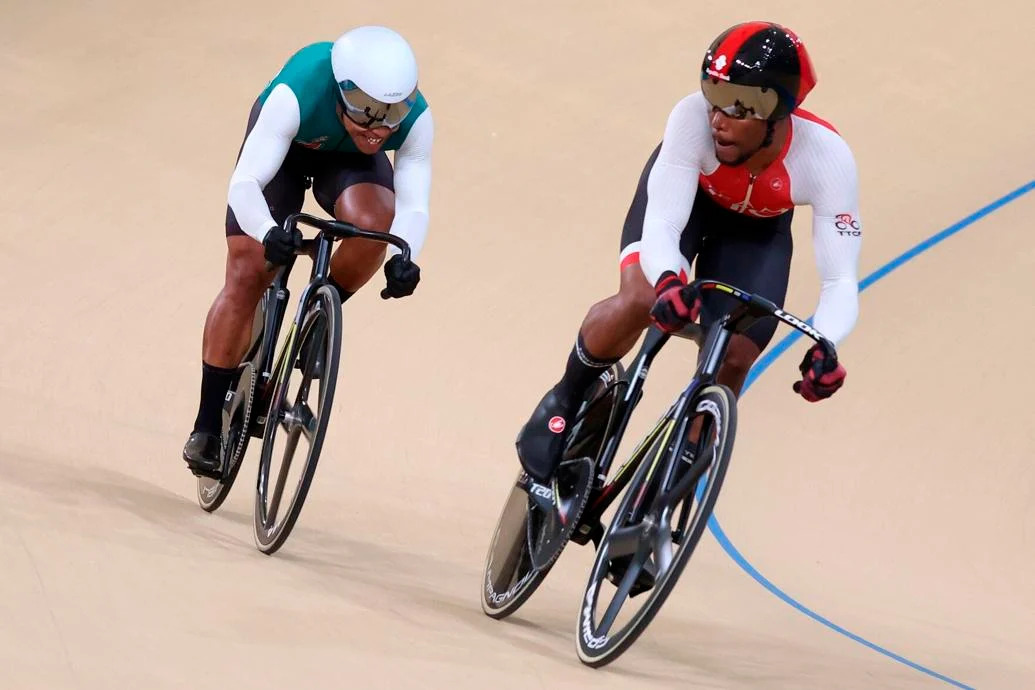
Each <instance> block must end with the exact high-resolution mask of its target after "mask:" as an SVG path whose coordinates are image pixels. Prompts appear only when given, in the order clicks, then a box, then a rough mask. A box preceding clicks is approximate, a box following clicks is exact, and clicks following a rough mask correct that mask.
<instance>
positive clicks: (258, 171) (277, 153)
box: [227, 84, 302, 242]
mask: <svg viewBox="0 0 1035 690" xmlns="http://www.w3.org/2000/svg"><path fill="white" fill-rule="evenodd" d="M301 117H302V116H301V113H300V111H299V107H298V99H297V98H296V97H295V93H294V92H293V91H292V90H291V89H290V88H289V87H288V86H287V85H286V84H278V85H277V86H276V87H274V89H273V91H271V92H270V95H269V97H268V98H267V99H266V101H265V102H264V103H263V104H262V109H261V110H260V111H259V117H258V119H256V121H255V126H254V127H252V131H251V132H249V133H248V136H247V137H246V138H245V141H244V146H243V147H242V148H241V157H240V158H239V159H238V161H237V167H236V168H234V174H233V175H232V176H231V177H230V189H229V190H228V192H227V203H229V204H230V209H231V210H232V211H233V212H234V216H235V217H236V218H237V223H238V225H240V226H241V229H242V230H244V231H245V232H246V233H248V234H249V235H251V236H252V237H254V238H255V239H256V240H258V241H259V242H262V240H263V239H264V238H265V237H266V233H267V232H268V231H269V230H270V228H272V227H275V226H276V224H277V223H276V221H274V220H273V216H272V215H271V214H270V209H269V205H268V204H267V203H266V199H265V197H263V195H262V190H263V188H264V187H265V186H266V185H267V184H269V181H270V180H272V179H273V176H274V175H276V174H277V171H278V170H279V169H280V166H281V164H282V163H283V162H284V158H285V156H287V152H288V148H290V146H291V141H292V139H294V137H295V135H296V134H298V128H299V126H300V124H301Z"/></svg>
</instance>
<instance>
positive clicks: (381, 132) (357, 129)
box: [338, 106, 393, 155]
mask: <svg viewBox="0 0 1035 690" xmlns="http://www.w3.org/2000/svg"><path fill="white" fill-rule="evenodd" d="M338 112H339V113H341V106H339V107H338ZM341 122H342V124H343V125H345V130H346V131H347V132H348V133H349V136H350V137H352V141H353V142H354V143H355V144H356V148H357V149H359V150H360V153H365V154H367V155H372V154H375V153H377V152H378V151H380V150H381V147H382V146H383V145H384V143H385V139H387V138H388V137H390V136H392V131H393V130H392V128H391V127H384V126H381V127H371V128H369V129H367V128H366V127H362V126H360V125H357V124H356V123H355V122H353V121H352V120H350V119H349V118H347V117H345V116H344V115H341Z"/></svg>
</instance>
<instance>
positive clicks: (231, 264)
mask: <svg viewBox="0 0 1035 690" xmlns="http://www.w3.org/2000/svg"><path fill="white" fill-rule="evenodd" d="M226 246H227V251H226V274H225V278H224V283H223V288H222V290H220V291H219V294H218V295H216V298H215V300H214V301H213V302H212V306H211V307H210V308H209V310H208V315H207V316H206V318H205V329H204V333H203V335H202V339H201V360H202V376H201V399H200V401H199V403H198V415H197V417H196V418H195V420H194V430H193V431H191V434H190V436H189V437H188V438H187V443H186V444H185V445H184V447H183V459H184V460H185V461H186V462H187V465H188V467H190V468H191V471H192V472H194V473H195V474H199V475H203V476H208V477H213V478H217V479H218V478H219V477H220V476H221V475H220V472H221V471H222V469H221V459H220V442H219V431H220V427H221V424H222V419H221V415H222V406H223V400H224V398H225V396H226V393H227V390H229V388H230V386H232V385H233V382H234V379H235V375H236V368H237V365H238V364H240V362H241V358H242V357H244V354H245V352H247V350H248V345H249V344H250V341H251V333H252V324H253V321H254V317H255V307H256V305H257V304H258V303H259V299H260V298H261V297H262V293H263V291H264V290H265V289H266V287H267V286H268V285H269V284H270V282H271V281H272V280H273V276H274V272H273V271H267V270H266V266H265V263H266V259H265V256H264V249H263V247H262V245H261V244H260V243H258V242H256V241H255V240H254V239H253V238H251V237H250V236H248V235H229V236H227V238H226Z"/></svg>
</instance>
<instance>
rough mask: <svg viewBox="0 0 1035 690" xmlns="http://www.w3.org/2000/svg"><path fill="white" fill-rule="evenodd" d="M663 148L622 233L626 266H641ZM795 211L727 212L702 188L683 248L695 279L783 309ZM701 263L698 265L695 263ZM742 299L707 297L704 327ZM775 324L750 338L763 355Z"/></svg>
mask: <svg viewBox="0 0 1035 690" xmlns="http://www.w3.org/2000/svg"><path fill="white" fill-rule="evenodd" d="M660 150H661V145H660V144H658V147H657V148H655V149H654V152H653V153H652V154H651V156H650V158H649V159H648V160H647V164H646V166H644V168H643V172H642V173H641V174H640V180H639V183H638V184H637V186H636V193H635V195H634V196H633V200H632V204H631V205H630V206H629V212H628V213H627V214H626V217H625V225H624V227H623V228H622V243H621V255H620V256H621V267H622V268H623V269H624V268H625V267H626V266H630V265H633V264H639V258H640V257H639V244H638V243H639V241H640V238H641V237H642V236H643V219H644V216H645V215H646V212H647V178H648V176H649V175H650V170H651V166H653V165H654V161H655V160H656V159H657V157H658V152H659V151H660ZM793 215H794V210H793V209H791V210H790V211H788V212H786V213H784V214H782V215H779V216H775V217H771V218H758V217H755V216H748V215H744V214H742V213H737V212H735V211H730V210H729V209H726V208H723V207H722V206H720V205H719V204H718V203H716V202H715V201H714V200H713V199H712V198H711V197H710V196H709V195H708V193H707V192H706V191H704V189H703V188H701V187H698V189H697V193H696V195H695V196H694V206H693V209H692V210H691V212H690V220H689V221H687V224H686V227H685V228H683V234H682V235H681V237H680V242H679V248H680V251H681V252H682V254H683V257H684V258H685V259H686V262H687V263H686V267H689V266H691V265H693V267H694V279H695V280H696V279H700V278H711V279H712V280H719V281H722V282H724V283H730V284H731V285H735V286H737V287H739V288H741V289H742V290H745V291H747V292H750V293H754V294H757V295H760V296H762V297H765V298H766V299H768V300H771V301H772V302H774V303H775V304H776V305H777V306H779V307H783V304H784V299H785V298H786V296H787V281H788V279H789V278H790V272H791V253H792V250H793V241H792V238H791V219H792V217H793ZM695 259H696V262H695ZM737 304H740V302H739V300H737V299H736V298H734V297H730V296H729V295H725V294H722V293H720V292H717V291H711V290H710V291H708V292H707V293H706V294H705V295H704V300H703V307H702V309H701V325H702V326H703V327H704V328H708V326H710V325H711V324H712V323H714V322H715V321H716V320H718V319H719V318H721V317H722V316H723V315H724V314H726V313H727V312H728V311H730V310H731V309H732V308H733V307H735V306H736V305H737ZM776 326H777V323H776V320H775V319H762V320H760V321H758V322H757V323H755V324H754V325H753V326H752V327H751V328H749V329H748V330H747V332H746V335H747V336H748V337H749V338H751V340H753V341H754V342H755V344H756V345H758V347H759V349H762V350H764V349H765V348H766V346H767V345H768V344H769V341H770V340H772V338H773V334H774V333H775V332H776Z"/></svg>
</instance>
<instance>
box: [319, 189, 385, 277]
mask: <svg viewBox="0 0 1035 690" xmlns="http://www.w3.org/2000/svg"><path fill="white" fill-rule="evenodd" d="M334 217H335V218H337V219H338V220H340V221H343V222H346V223H351V224H352V225H355V226H356V227H358V228H360V229H361V230H375V231H380V232H388V230H389V229H390V228H391V227H392V220H393V218H394V217H395V194H394V193H393V192H392V190H390V189H388V188H386V187H382V186H381V185H378V184H374V183H372V182H362V183H359V184H354V185H351V186H350V187H347V188H346V189H345V190H344V191H342V193H341V194H340V195H339V196H338V199H337V200H336V201H335V202H334ZM338 244H339V246H338V247H337V248H336V249H335V251H334V255H333V256H332V257H331V277H332V278H333V279H334V282H336V283H337V284H338V285H339V286H340V287H341V289H342V290H344V291H345V292H346V293H349V294H352V293H355V292H356V291H358V290H359V289H360V288H361V287H363V285H365V284H366V283H367V281H369V280H370V279H371V278H372V277H373V276H374V274H376V273H377V271H378V269H379V268H380V267H381V263H382V262H383V261H384V258H385V254H386V253H387V245H385V243H384V242H374V241H372V240H365V239H359V238H350V239H347V240H341V241H340V242H339V243H338Z"/></svg>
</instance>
